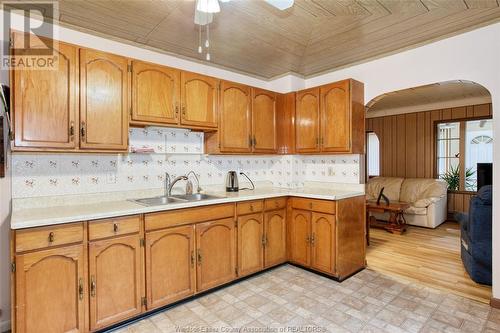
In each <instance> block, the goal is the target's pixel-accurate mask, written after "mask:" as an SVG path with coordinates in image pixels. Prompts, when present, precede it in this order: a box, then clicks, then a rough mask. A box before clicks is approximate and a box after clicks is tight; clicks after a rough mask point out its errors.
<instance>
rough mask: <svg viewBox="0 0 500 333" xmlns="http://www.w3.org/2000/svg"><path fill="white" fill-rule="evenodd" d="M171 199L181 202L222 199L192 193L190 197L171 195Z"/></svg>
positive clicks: (215, 196) (216, 196)
mask: <svg viewBox="0 0 500 333" xmlns="http://www.w3.org/2000/svg"><path fill="white" fill-rule="evenodd" d="M171 198H175V199H181V200H183V201H202V200H213V199H222V198H224V197H220V196H218V195H211V194H203V193H194V194H190V195H173V196H172V197H171Z"/></svg>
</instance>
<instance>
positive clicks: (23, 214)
mask: <svg viewBox="0 0 500 333" xmlns="http://www.w3.org/2000/svg"><path fill="white" fill-rule="evenodd" d="M204 193H207V194H213V195H218V196H221V197H222V198H220V199H211V200H203V201H197V202H182V203H170V204H167V205H161V206H150V207H148V206H143V205H141V204H138V203H135V202H133V201H130V200H126V199H117V200H115V201H100V202H96V201H95V200H94V201H90V202H87V203H83V204H82V203H78V204H77V203H74V202H73V203H70V204H62V203H61V204H58V205H39V207H33V208H30V207H18V208H16V207H13V210H12V216H11V223H10V226H11V229H23V228H31V227H40V226H47V225H55V224H62V223H69V222H77V221H89V220H96V219H102V218H110V217H118V216H126V215H134V214H144V213H151V212H158V211H166V210H173V209H181V208H189V207H199V206H207V205H214V204H221V203H229V202H237V201H246V200H257V199H267V198H276V197H283V196H296V197H303V198H313V199H323V200H341V199H346V198H350V197H355V196H360V195H364V191H362V190H360V189H353V188H349V187H347V188H338V186H316V187H304V188H300V189H280V188H272V187H264V188H258V189H256V190H253V191H250V190H244V191H240V192H235V193H226V192H217V191H205V192H204ZM87 198H88V196H87ZM137 198H140V197H137ZM85 201H86V200H81V201H77V202H85ZM40 206H41V207H40Z"/></svg>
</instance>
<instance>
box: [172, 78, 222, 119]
mask: <svg viewBox="0 0 500 333" xmlns="http://www.w3.org/2000/svg"><path fill="white" fill-rule="evenodd" d="M218 87H219V80H218V79H216V78H213V77H209V76H204V75H200V74H196V73H190V72H184V71H183V72H182V73H181V121H180V124H181V125H186V126H193V127H213V128H215V127H217V107H218Z"/></svg>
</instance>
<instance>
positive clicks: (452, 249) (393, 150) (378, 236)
mask: <svg viewBox="0 0 500 333" xmlns="http://www.w3.org/2000/svg"><path fill="white" fill-rule="evenodd" d="M366 129H367V136H368V137H369V136H370V135H371V136H372V137H373V134H371V133H374V134H376V136H377V137H378V139H379V140H380V143H379V146H380V150H379V158H380V170H379V171H380V172H379V174H380V175H381V176H384V177H393V178H400V179H403V180H404V179H433V178H441V179H445V180H446V181H450V183H448V188H450V189H451V190H450V191H449V192H448V194H447V195H446V194H445V196H446V202H445V206H443V208H444V209H445V212H444V214H445V216H446V215H447V216H446V221H448V222H445V224H441V222H438V223H436V228H434V226H427V227H429V228H421V227H418V226H415V227H414V226H410V228H409V229H408V232H407V233H406V234H404V235H402V236H399V235H397V236H398V237H392V236H393V235H389V234H387V233H385V232H378V231H375V232H371V237H372V241H371V242H370V243H371V246H370V247H369V248H368V253H367V260H368V265H369V267H372V268H373V269H375V270H381V271H384V272H385V273H390V274H393V275H397V276H402V277H404V278H407V279H413V280H418V281H419V282H423V283H425V284H429V285H432V286H434V287H438V288H444V289H448V290H450V291H452V292H455V293H457V294H461V295H464V296H467V297H471V298H475V299H478V300H481V301H483V302H488V301H489V299H490V297H491V288H490V287H489V286H484V285H481V284H478V283H475V282H474V281H473V280H472V279H471V278H470V277H469V274H468V273H467V272H466V270H465V269H464V265H463V263H462V260H461V258H460V257H461V236H460V226H459V225H458V224H457V223H456V222H450V221H449V220H450V218H451V217H453V215H454V214H455V213H457V212H465V213H467V211H468V207H469V202H470V199H471V197H472V196H474V195H475V191H476V187H477V182H478V180H477V174H478V169H477V163H488V162H492V156H493V149H492V142H493V140H494V137H493V120H492V106H491V95H490V93H489V91H488V90H487V89H486V88H484V87H483V86H481V85H479V84H477V83H474V82H471V81H465V80H455V81H447V82H440V83H435V84H430V85H426V86H421V87H415V88H410V89H405V90H400V91H395V92H390V93H385V94H383V95H380V96H377V97H375V98H373V99H372V100H371V101H370V102H369V103H368V104H367V122H366ZM368 145H369V142H368ZM367 154H368V155H367V158H366V162H367V170H369V168H370V149H369V147H368V149H367ZM373 160H374V159H373V158H372V162H373ZM367 174H369V172H367ZM452 181H456V183H457V185H456V187H454V186H451V185H450V184H452V183H451V182H452ZM415 184H416V185H415V186H421V185H418V181H416V182H415ZM422 199H425V198H422ZM424 208H425V209H427V207H423V206H422V207H420V206H419V207H412V209H413V213H415V214H431V213H432V212H430V210H428V211H425V212H424ZM490 228H491V226H490ZM490 232H491V231H490ZM490 255H491V245H490ZM391 258H392V259H391Z"/></svg>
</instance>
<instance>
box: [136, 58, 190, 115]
mask: <svg viewBox="0 0 500 333" xmlns="http://www.w3.org/2000/svg"><path fill="white" fill-rule="evenodd" d="M180 79H181V72H180V71H179V70H177V69H173V68H168V67H163V66H158V65H153V64H149V63H145V62H141V61H133V63H132V120H136V121H141V122H151V123H161V124H177V123H179V101H180Z"/></svg>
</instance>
